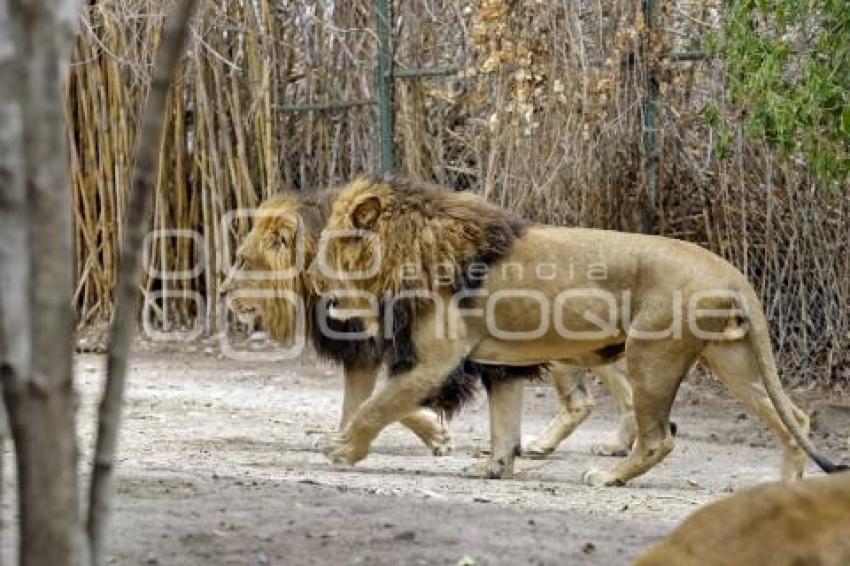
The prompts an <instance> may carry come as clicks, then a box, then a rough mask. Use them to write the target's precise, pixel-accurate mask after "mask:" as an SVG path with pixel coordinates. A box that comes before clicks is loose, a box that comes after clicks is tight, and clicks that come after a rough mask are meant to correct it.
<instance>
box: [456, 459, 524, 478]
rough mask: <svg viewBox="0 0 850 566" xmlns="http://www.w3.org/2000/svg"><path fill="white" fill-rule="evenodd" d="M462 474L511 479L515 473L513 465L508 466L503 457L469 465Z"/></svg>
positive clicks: (471, 476)
mask: <svg viewBox="0 0 850 566" xmlns="http://www.w3.org/2000/svg"><path fill="white" fill-rule="evenodd" d="M461 475H463V476H466V477H469V478H484V479H488V480H502V479H510V478H512V477H513V475H514V470H513V466H508V465H507V464H505V461H504V460H502V459H498V460H497V459H492V458H491V459H489V460H487V461H486V462H481V463H476V464H473V465H471V466H467V467H466V468H464V469H463V471H462V472H461Z"/></svg>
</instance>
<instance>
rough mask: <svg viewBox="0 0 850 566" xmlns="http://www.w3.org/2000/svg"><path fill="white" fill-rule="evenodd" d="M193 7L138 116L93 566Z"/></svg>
mask: <svg viewBox="0 0 850 566" xmlns="http://www.w3.org/2000/svg"><path fill="white" fill-rule="evenodd" d="M196 4H197V0H183V1H181V2H178V3H177V5H176V6H175V8H174V12H173V13H172V14H171V15H170V16H169V18H168V21H167V22H166V24H165V29H164V31H163V38H162V44H161V46H160V48H159V54H158V56H157V60H156V67H155V68H154V75H153V82H152V83H151V88H150V92H149V94H148V99H147V103H146V107H145V111H144V114H143V115H142V121H141V130H140V133H139V138H138V141H137V144H136V161H135V166H134V170H133V182H132V186H131V189H130V197H129V202H128V203H127V216H126V219H125V221H124V241H123V242H122V246H121V263H120V266H119V269H120V271H119V276H118V291H117V293H116V307H115V315H114V317H113V319H112V328H111V332H110V343H109V353H108V356H107V381H106V387H105V390H104V393H103V399H102V400H101V404H100V411H99V420H98V430H97V446H96V449H95V458H94V469H93V470H92V483H91V492H90V494H89V515H88V525H87V527H88V536H89V544H90V550H91V560H92V564H94V565H95V566H97V565H100V564H103V562H104V560H103V559H104V556H103V551H104V542H105V535H106V526H107V522H108V519H109V511H110V499H111V497H112V478H113V473H114V462H115V450H116V446H117V444H118V429H119V424H120V421H121V408H122V405H123V402H124V386H125V382H126V373H127V352H128V348H129V344H130V337H131V334H132V332H133V327H134V322H135V321H136V313H137V310H136V299H137V297H138V291H137V289H138V287H139V281H140V279H141V267H142V266H141V252H142V243H143V241H144V237H145V232H146V230H147V226H146V223H147V220H148V217H149V216H150V208H151V202H152V200H153V195H154V181H155V179H156V173H157V165H158V159H157V158H158V156H159V145H160V138H161V137H162V125H163V120H164V117H163V113H164V111H165V108H166V104H167V101H168V89H169V86H170V84H171V80H172V78H173V76H174V71H175V69H176V68H177V63H178V62H179V60H180V57H181V55H182V53H183V50H184V46H185V44H186V37H187V35H188V31H189V20H190V19H191V17H192V14H193V13H194V10H195V5H196Z"/></svg>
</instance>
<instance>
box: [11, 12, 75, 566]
mask: <svg viewBox="0 0 850 566" xmlns="http://www.w3.org/2000/svg"><path fill="white" fill-rule="evenodd" d="M77 16H78V14H77V4H76V2H74V1H73V0H56V1H48V0H27V1H24V0H8V2H7V1H6V0H0V26H2V27H3V28H4V29H3V30H2V31H3V33H0V37H2V40H0V92H2V94H0V131H2V133H0V144H2V146H3V147H2V152H0V155H2V157H0V175H2V177H3V180H4V182H3V183H2V188H0V192H2V196H0V241H2V242H3V243H2V248H1V249H0V273H1V274H2V276H0V296H2V299H0V315H1V316H2V325H0V328H2V338H3V342H4V344H3V352H2V359H0V362H2V366H0V374H1V375H0V377H2V386H3V393H4V398H5V402H6V407H7V409H8V413H9V424H10V427H11V431H12V437H13V439H14V442H15V449H16V451H17V468H18V486H19V492H20V493H19V507H20V522H21V528H20V562H21V564H24V565H33V566H42V565H46V564H50V565H51V566H53V565H66V564H67V565H78V564H80V563H81V561H82V556H83V544H82V543H83V537H82V528H81V522H80V508H79V498H78V493H77V489H78V488H77V447H76V435H75V419H74V412H75V399H74V392H73V387H72V382H73V378H72V358H71V355H72V345H71V341H72V332H73V311H72V307H71V299H72V284H73V272H72V258H73V254H72V245H71V191H70V186H69V183H68V173H67V150H66V147H65V141H66V140H65V135H66V134H65V118H64V116H63V112H62V92H63V78H64V77H65V75H66V72H67V66H68V63H69V59H70V53H71V45H72V41H73V38H74V33H75V30H76V24H77Z"/></svg>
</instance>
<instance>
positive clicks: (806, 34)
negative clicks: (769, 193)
mask: <svg viewBox="0 0 850 566" xmlns="http://www.w3.org/2000/svg"><path fill="white" fill-rule="evenodd" d="M707 45H708V47H715V46H716V48H717V49H719V50H720V52H721V53H722V55H723V58H724V61H725V62H726V67H727V71H728V75H729V78H730V94H731V97H732V102H733V103H734V104H736V105H737V106H739V107H740V108H741V117H742V119H743V121H744V131H745V133H746V134H748V135H750V136H753V137H756V138H759V139H764V140H765V141H766V142H767V143H769V144H771V145H772V146H774V147H777V148H779V149H781V150H782V152H783V153H785V154H786V155H789V156H802V157H803V158H804V159H805V160H806V163H807V164H808V165H809V167H810V168H811V170H812V171H813V172H814V173H815V175H817V177H818V178H820V179H821V180H823V181H825V182H827V183H830V184H840V183H843V182H845V181H847V180H848V178H850V0H727V2H726V5H725V14H724V25H723V30H722V37H721V38H720V40H719V41H718V40H717V38H716V37H714V36H712V37H710V38H709V40H708V41H707Z"/></svg>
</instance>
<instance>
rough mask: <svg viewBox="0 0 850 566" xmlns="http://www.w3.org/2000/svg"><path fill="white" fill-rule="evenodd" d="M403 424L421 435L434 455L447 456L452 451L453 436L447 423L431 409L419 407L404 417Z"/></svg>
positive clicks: (421, 438)
mask: <svg viewBox="0 0 850 566" xmlns="http://www.w3.org/2000/svg"><path fill="white" fill-rule="evenodd" d="M401 424H402V425H404V426H406V427H407V428H409V429H410V430H411V431H412V432H413V433H414V434H415V435H416V436H418V437H419V439H420V440H422V442H424V443H425V446H427V447H428V448H430V449H431V452H432V453H433V454H434V456H445V455H447V454H450V453H451V451H452V436H451V433H449V429H448V427H447V426H446V423H444V422H443V421H442V419H440V417H438V416H437V414H436V413H434V411H432V410H431V409H424V408H423V409H418V410H416V411H413V412H412V413H410V414H409V415H407V416H406V417H404V418H403V419H401Z"/></svg>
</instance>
